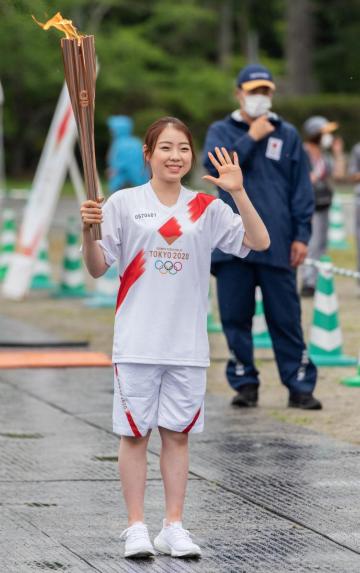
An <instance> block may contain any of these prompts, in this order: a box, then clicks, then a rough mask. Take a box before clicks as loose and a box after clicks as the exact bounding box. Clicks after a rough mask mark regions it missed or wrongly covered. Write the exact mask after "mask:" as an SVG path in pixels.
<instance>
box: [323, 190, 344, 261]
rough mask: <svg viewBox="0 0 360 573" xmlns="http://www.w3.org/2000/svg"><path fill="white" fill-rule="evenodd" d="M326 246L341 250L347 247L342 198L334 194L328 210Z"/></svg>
mask: <svg viewBox="0 0 360 573" xmlns="http://www.w3.org/2000/svg"><path fill="white" fill-rule="evenodd" d="M327 246H328V248H329V249H334V250H339V251H343V250H345V249H348V248H349V243H348V241H347V239H346V229H345V219H344V210H343V204H342V200H341V198H340V196H339V195H334V198H333V201H332V204H331V207H330V212H329V230H328V245H327Z"/></svg>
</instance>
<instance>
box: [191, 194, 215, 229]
mask: <svg viewBox="0 0 360 573" xmlns="http://www.w3.org/2000/svg"><path fill="white" fill-rule="evenodd" d="M215 199H216V197H214V196H213V195H208V194H207V193H197V195H196V197H194V199H192V200H191V201H190V202H189V203H188V207H189V216H190V219H191V221H192V222H193V223H195V221H197V220H198V219H200V217H201V215H202V214H203V213H204V211H206V209H207V207H208V206H209V205H210V203H212V202H213V201H215Z"/></svg>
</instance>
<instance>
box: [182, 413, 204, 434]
mask: <svg viewBox="0 0 360 573" xmlns="http://www.w3.org/2000/svg"><path fill="white" fill-rule="evenodd" d="M200 412H201V408H199V409H198V411H197V412H196V414H195V416H194V419H193V421H192V422H191V423H190V424H189V425H188V426H186V428H185V430H183V431H182V433H183V434H188V433H189V432H190V430H191V428H192V427H193V426H194V425H195V424H196V421H197V419H198V417H199V416H200Z"/></svg>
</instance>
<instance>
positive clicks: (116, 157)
mask: <svg viewBox="0 0 360 573" xmlns="http://www.w3.org/2000/svg"><path fill="white" fill-rule="evenodd" d="M107 125H108V127H109V130H110V133H111V137H112V141H111V145H110V148H109V152H108V155H107V163H108V168H107V176H108V185H109V191H110V193H115V191H118V190H119V189H123V188H124V187H128V186H130V185H141V184H142V183H145V182H146V181H147V180H148V179H149V173H148V170H147V168H146V166H145V165H144V161H143V153H142V144H141V141H140V139H138V138H137V137H135V136H134V135H132V129H133V121H132V119H131V118H130V117H128V116H126V115H111V116H110V117H109V118H108V120H107Z"/></svg>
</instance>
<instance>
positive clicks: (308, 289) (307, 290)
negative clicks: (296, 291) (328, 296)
mask: <svg viewBox="0 0 360 573" xmlns="http://www.w3.org/2000/svg"><path fill="white" fill-rule="evenodd" d="M314 294H315V288H314V287H312V286H305V285H304V286H303V287H302V289H301V291H300V295H301V296H302V297H303V298H312V297H313V296H314Z"/></svg>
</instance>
